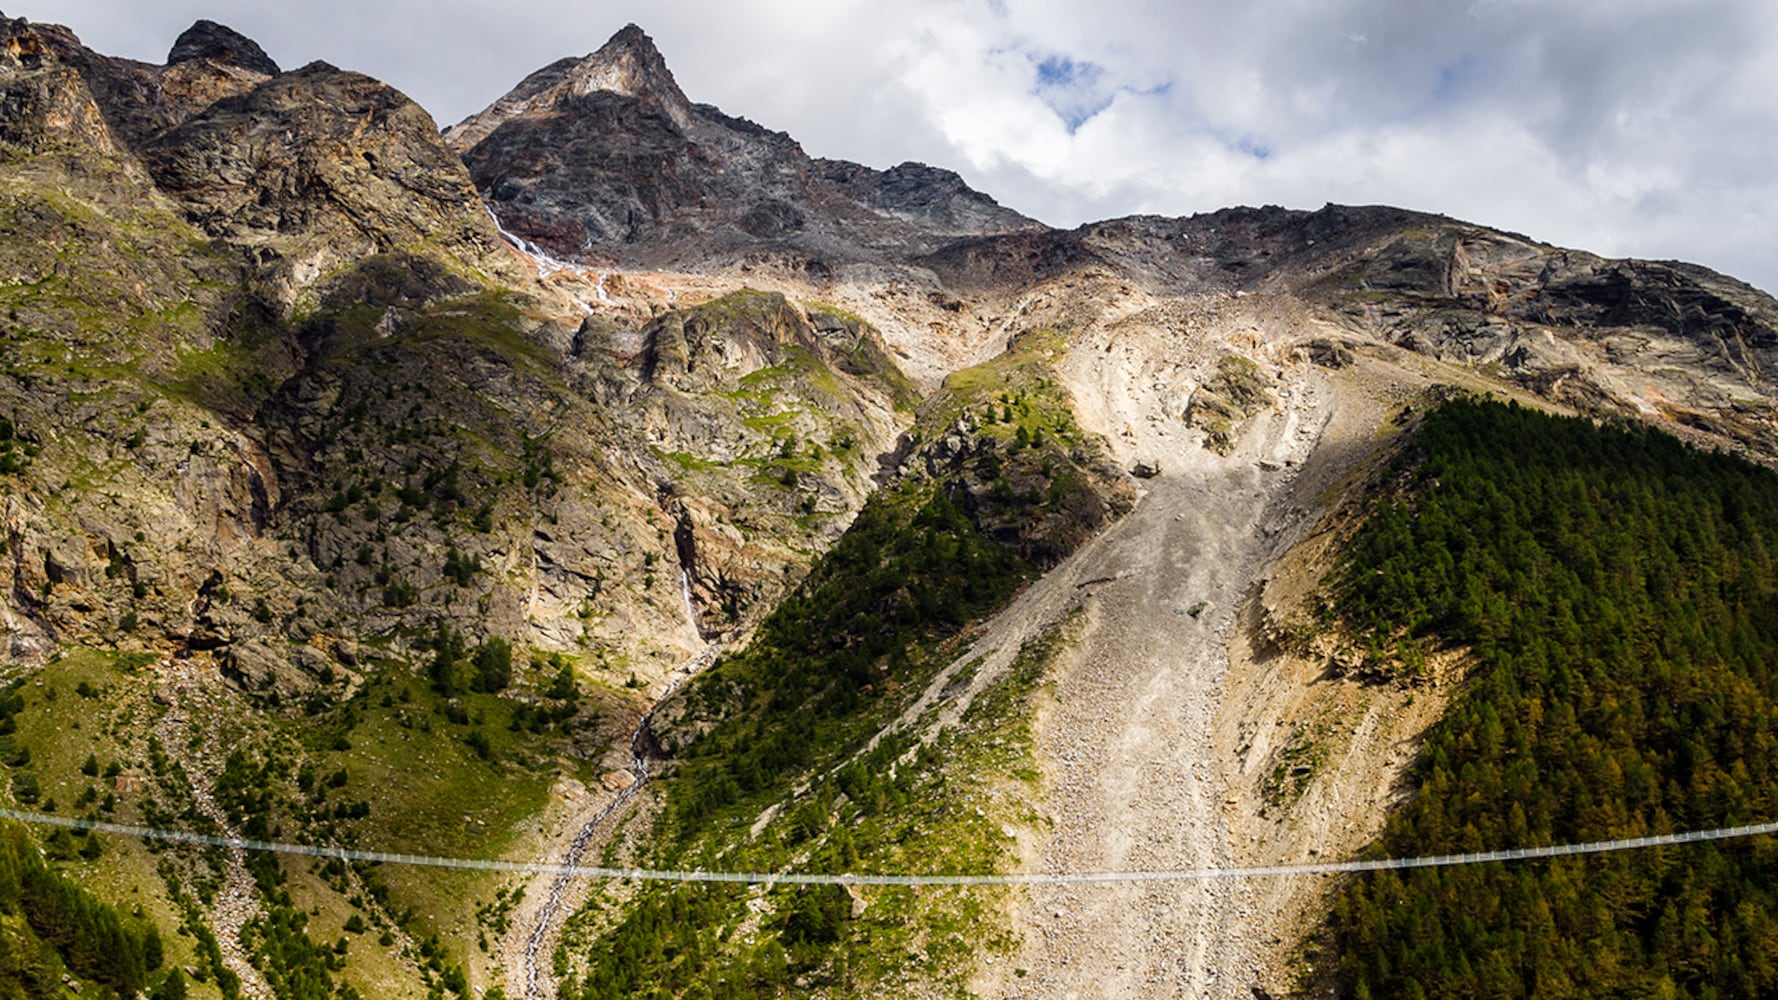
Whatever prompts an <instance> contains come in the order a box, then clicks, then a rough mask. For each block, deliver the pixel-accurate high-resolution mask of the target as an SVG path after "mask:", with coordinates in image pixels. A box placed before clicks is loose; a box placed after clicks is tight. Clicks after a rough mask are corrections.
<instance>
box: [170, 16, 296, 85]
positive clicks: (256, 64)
mask: <svg viewBox="0 0 1778 1000" xmlns="http://www.w3.org/2000/svg"><path fill="white" fill-rule="evenodd" d="M194 59H208V60H210V61H212V62H216V63H221V64H223V65H229V66H238V67H240V68H241V69H245V70H251V71H253V72H255V73H264V74H265V75H266V76H277V75H278V73H279V72H280V70H279V69H278V64H277V63H275V62H273V61H272V57H271V56H268V55H266V54H265V50H264V49H262V48H260V47H259V43H258V42H255V41H254V40H253V39H251V38H248V37H247V36H246V35H243V34H241V33H240V32H238V31H236V30H234V29H233V28H230V27H228V26H227V25H224V24H217V23H216V22H215V21H209V20H203V19H200V20H198V21H197V22H196V23H194V24H193V25H192V26H191V27H189V28H186V29H185V31H184V32H183V33H181V34H180V36H179V37H178V39H176V40H175V41H174V42H173V48H172V51H170V52H168V53H167V65H168V66H177V65H178V64H180V63H183V62H190V61H192V60H194Z"/></svg>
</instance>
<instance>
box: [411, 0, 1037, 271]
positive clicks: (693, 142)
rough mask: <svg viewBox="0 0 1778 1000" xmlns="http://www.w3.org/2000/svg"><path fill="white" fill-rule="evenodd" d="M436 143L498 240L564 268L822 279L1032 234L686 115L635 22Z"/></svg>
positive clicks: (906, 178) (984, 210) (770, 139)
mask: <svg viewBox="0 0 1778 1000" xmlns="http://www.w3.org/2000/svg"><path fill="white" fill-rule="evenodd" d="M445 139H446V141H448V142H449V143H450V144H451V146H452V148H454V149H456V150H457V151H458V152H459V153H461V154H462V156H463V160H464V162H465V163H467V164H469V168H470V172H471V174H472V175H473V176H474V178H475V182H476V186H477V188H478V189H479V190H481V191H482V192H483V194H484V196H485V197H487V198H488V200H489V203H490V204H491V205H492V206H493V207H494V209H495V211H496V212H498V213H499V214H500V216H501V218H502V220H503V221H504V222H505V223H506V225H507V226H508V228H510V229H511V230H512V231H513V232H514V233H517V234H519V235H520V236H522V237H524V238H525V239H528V240H530V241H532V242H534V243H536V244H537V245H538V246H541V247H544V248H546V249H547V250H549V251H550V252H551V253H552V254H555V255H556V256H559V257H563V258H576V257H581V258H586V259H588V260H593V259H608V260H616V259H624V260H628V261H633V262H654V261H659V262H662V263H670V262H681V263H689V262H691V261H694V260H696V259H697V258H699V257H711V256H721V257H725V258H733V259H740V258H744V257H746V256H749V255H760V254H769V253H772V252H775V251H776V252H789V253H793V254H795V255H797V256H799V257H801V258H804V259H805V260H806V261H807V262H809V263H812V264H814V265H816V267H817V270H818V271H819V269H820V268H823V267H825V268H831V267H833V266H836V265H838V264H840V263H848V262H852V261H856V260H877V259H890V260H893V259H895V258H897V257H899V256H906V255H908V254H910V253H920V252H926V251H930V250H932V249H936V248H937V247H938V246H940V245H941V244H942V243H944V242H945V241H947V240H949V239H953V238H955V237H959V236H980V235H986V234H990V233H1000V232H1008V231H1015V230H1021V229H1035V228H1042V227H1041V226H1039V225H1038V224H1037V223H1035V222H1033V221H1031V220H1030V219H1026V218H1025V217H1023V216H1021V215H1019V214H1018V213H1017V212H1014V211H1011V210H1010V209H1006V208H1003V207H1001V206H1000V205H997V204H996V203H995V202H994V199H992V198H990V197H988V196H987V195H984V194H981V193H980V192H977V191H973V190H971V189H970V188H969V187H968V186H967V185H966V184H964V183H963V181H962V179H961V178H959V177H958V176H957V175H956V174H954V173H952V172H950V171H948V170H940V169H936V168H932V167H927V166H925V165H923V164H917V163H905V164H902V165H901V166H899V167H895V168H892V169H890V170H886V171H882V170H873V169H870V168H868V167H863V166H860V165H858V164H855V163H846V162H844V161H837V160H820V159H814V158H811V157H810V156H809V155H808V154H806V153H804V152H803V149H802V147H801V146H800V145H798V144H797V142H796V141H795V140H794V139H792V138H791V137H789V136H787V135H785V134H784V133H782V132H773V131H770V130H769V129H766V128H763V127H761V126H758V125H755V124H753V123H752V122H749V121H747V120H745V119H740V118H732V117H729V116H728V115H725V114H723V113H722V112H721V111H719V110H717V109H716V108H713V107H710V106H709V105H704V104H693V103H691V102H690V101H689V100H687V98H686V96H685V95H684V94H683V93H682V92H681V91H680V89H679V86H678V84H677V83H675V82H674V80H673V74H672V73H671V72H670V71H669V70H668V69H667V65H666V61H665V60H664V59H662V58H661V54H660V52H659V51H657V50H656V49H655V46H654V42H653V41H652V40H650V39H649V37H648V36H647V35H646V34H644V33H643V32H642V30H641V29H640V28H637V27H636V26H635V25H630V26H628V27H626V28H624V29H623V30H622V31H620V32H618V33H617V34H616V35H614V36H613V37H612V39H611V40H610V41H609V42H607V43H606V44H605V45H604V46H602V47H601V48H600V49H599V50H598V51H597V52H594V53H593V54H592V55H589V56H587V57H586V58H585V59H580V60H574V59H562V60H559V61H557V62H554V63H551V64H550V65H549V66H546V67H544V68H543V69H541V70H538V71H537V72H536V73H533V74H531V75H530V76H528V77H526V78H525V79H524V80H522V81H520V83H519V85H518V86H516V87H514V88H513V89H512V91H511V92H509V93H508V94H507V95H506V96H505V97H502V98H501V99H500V100H498V101H495V102H494V103H493V104H491V105H489V106H488V107H487V108H486V109H485V110H483V111H481V112H480V113H478V114H476V115H472V116H471V117H470V118H468V119H466V120H465V121H463V122H461V123H459V124H457V125H455V126H453V127H452V128H450V129H449V130H447V131H446V133H445ZM614 255H615V256H614Z"/></svg>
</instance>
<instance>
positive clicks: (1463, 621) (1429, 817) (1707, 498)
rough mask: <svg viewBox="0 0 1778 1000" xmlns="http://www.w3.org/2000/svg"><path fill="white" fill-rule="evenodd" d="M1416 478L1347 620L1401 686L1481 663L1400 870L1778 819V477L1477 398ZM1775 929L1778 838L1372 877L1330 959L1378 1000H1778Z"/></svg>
mask: <svg viewBox="0 0 1778 1000" xmlns="http://www.w3.org/2000/svg"><path fill="white" fill-rule="evenodd" d="M1396 473H1397V477H1396V482H1397V484H1399V485H1400V486H1402V488H1401V489H1399V490H1392V491H1391V493H1392V494H1393V495H1392V497H1391V498H1387V499H1380V500H1378V501H1377V503H1376V505H1375V508H1374V510H1373V511H1372V512H1371V516H1370V518H1369V520H1368V522H1367V523H1366V525H1365V526H1364V528H1363V529H1361V531H1360V534H1359V537H1358V539H1357V540H1356V542H1357V544H1356V546H1355V548H1354V550H1353V555H1352V557H1351V561H1350V563H1349V565H1348V566H1347V567H1346V571H1345V574H1344V576H1343V577H1342V578H1341V580H1340V581H1339V583H1338V584H1337V587H1336V589H1337V597H1338V600H1337V602H1336V603H1337V604H1338V606H1339V611H1340V614H1341V615H1342V616H1344V617H1345V619H1346V621H1347V623H1348V624H1351V625H1355V626H1357V628H1358V629H1359V630H1360V632H1361V633H1362V634H1366V635H1368V636H1369V638H1370V639H1371V642H1372V646H1373V649H1374V650H1376V651H1377V652H1378V654H1379V655H1382V656H1386V657H1390V658H1391V659H1393V660H1394V661H1395V662H1397V663H1402V664H1410V665H1411V664H1414V663H1417V662H1421V661H1420V657H1419V655H1418V654H1422V653H1424V652H1425V651H1427V650H1429V649H1431V648H1434V647H1466V648H1467V649H1468V650H1469V651H1470V652H1471V654H1472V656H1471V662H1472V666H1471V668H1470V669H1471V672H1470V675H1469V677H1468V678H1467V680H1466V681H1465V682H1464V687H1463V689H1462V691H1461V692H1460V693H1459V694H1458V696H1457V697H1456V699H1455V701H1454V703H1453V705H1452V707H1451V710H1450V711H1449V713H1448V714H1447V715H1446V717H1445V718H1444V719H1443V720H1442V721H1441V722H1440V723H1439V724H1438V725H1437V726H1436V727H1435V728H1434V730H1433V731H1432V733H1431V734H1430V735H1429V738H1428V741H1427V743H1426V745H1425V746H1424V748H1423V750H1422V754H1421V757H1420V760H1419V761H1418V763H1417V771H1416V773H1415V775H1414V780H1415V782H1416V784H1417V791H1416V793H1415V794H1414V796H1413V798H1412V800H1411V802H1410V803H1409V804H1408V805H1407V806H1406V807H1405V808H1404V809H1403V810H1402V811H1401V812H1400V813H1399V814H1397V815H1396V816H1395V817H1393V818H1392V819H1391V821H1390V822H1389V824H1388V826H1387V829H1386V832H1385V833H1384V835H1383V836H1382V837H1381V838H1380V840H1379V842H1378V843H1377V844H1376V845H1375V846H1374V848H1373V850H1374V851H1375V852H1376V853H1377V854H1378V855H1414V854H1432V853H1445V852H1461V851H1474V850H1482V849H1493V848H1505V847H1520V846H1532V845H1544V844H1556V843H1564V842H1572V841H1589V840H1603V839H1611V838H1620V837H1635V836H1641V835H1646V834H1657V833H1666V832H1673V831H1685V830H1696V829H1705V828H1713V827H1723V826H1731V825H1739V824H1749V823H1757V822H1763V821H1768V820H1771V819H1772V818H1773V817H1774V816H1778V784H1775V783H1774V777H1775V775H1778V735H1775V732H1774V730H1775V725H1774V706H1775V705H1778V666H1775V665H1778V565H1775V563H1774V554H1775V553H1778V475H1774V474H1773V473H1772V472H1770V471H1769V470H1766V469H1764V468H1760V467H1757V466H1754V465H1752V464H1750V463H1748V462H1745V461H1743V460H1741V459H1739V458H1735V457H1731V456H1728V455H1724V454H1718V453H1710V454H1707V453H1702V452H1699V451H1696V450H1693V449H1691V448H1688V447H1686V446H1685V445H1683V444H1681V443H1680V442H1678V441H1676V440H1675V439H1673V438H1671V437H1668V436H1666V435H1664V434H1661V433H1659V432H1656V431H1653V430H1649V429H1647V428H1644V427H1639V426H1610V425H1608V426H1603V427H1601V426H1595V424H1594V423H1592V422H1590V421H1587V420H1580V419H1565V418H1558V417H1553V416H1549V415H1546V414H1543V413H1539V412H1534V411H1531V410H1527V409H1522V408H1519V407H1517V406H1503V405H1500V404H1497V403H1492V402H1480V401H1474V400H1460V401H1455V402H1451V403H1447V404H1446V405H1444V406H1442V407H1441V408H1439V409H1438V410H1436V411H1435V412H1433V413H1432V414H1430V415H1429V416H1428V417H1427V418H1426V420H1425V423H1424V426H1423V428H1422V429H1421V431H1420V432H1419V434H1418V436H1417V439H1416V442H1415V444H1414V446H1413V447H1412V448H1411V449H1410V450H1409V451H1408V452H1407V453H1405V454H1404V455H1403V457H1402V459H1401V460H1400V464H1399V466H1398V467H1397V469H1396ZM1403 669H1408V670H1411V669H1412V668H1411V667H1404V668H1403ZM1775 914H1778V841H1775V840H1774V838H1770V837H1766V838H1754V839H1750V840H1745V841H1731V842H1722V843H1706V844H1696V845H1689V846H1681V847H1668V848H1658V849H1649V850H1639V851H1630V852H1624V853H1618V854H1610V855H1597V856H1591V857H1576V858H1564V859H1556V860H1548V861H1531V862H1517V863H1510V864H1485V865H1474V866H1468V867H1455V868H1443V869H1431V870H1416V871H1408V872H1402V873H1392V872H1385V873H1375V874H1368V875H1364V876H1361V877H1358V878H1356V879H1354V880H1353V881H1352V882H1350V883H1349V884H1348V885H1347V886H1346V887H1345V888H1344V890H1343V891H1342V892H1341V894H1340V895H1339V898H1338V901H1337V905H1336V906H1335V908H1334V911H1333V917H1332V934H1331V940H1332V947H1333V951H1334V954H1335V955H1337V962H1338V976H1339V978H1340V980H1341V981H1342V984H1343V986H1344V987H1345V988H1346V990H1347V991H1348V992H1349V993H1350V995H1353V996H1356V997H1386V996H1389V997H1397V996H1398V997H1425V996H1432V997H1440V996H1444V997H1452V996H1471V997H1520V996H1523V997H1531V996H1536V997H1546V998H1547V997H1568V996H1588V997H1603V996H1675V997H1751V996H1771V995H1775V994H1778V919H1775Z"/></svg>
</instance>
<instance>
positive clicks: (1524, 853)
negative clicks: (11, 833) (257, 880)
mask: <svg viewBox="0 0 1778 1000" xmlns="http://www.w3.org/2000/svg"><path fill="white" fill-rule="evenodd" d="M0 818H4V819H14V820H18V821H19V822H21V823H31V824H36V825H39V826H59V827H66V828H69V829H76V830H92V831H96V832H98V833H115V834H119V835H122V836H126V837H136V838H139V839H143V840H166V841H173V842H176V843H185V844H200V845H204V846H208V847H238V848H241V849H243V850H248V851H266V852H270V853H274V854H299V855H306V856H308V857H315V858H338V859H339V860H341V861H373V862H384V863H388V864H397V865H417V866H421V867H427V868H466V869H473V870H476V871H492V872H515V873H521V874H526V875H568V876H572V877H579V878H597V879H606V880H611V881H625V880H631V881H654V882H739V883H746V884H773V883H781V884H785V885H961V886H969V885H1091V884H1102V883H1114V882H1187V881H1200V880H1205V879H1241V878H1275V877H1283V876H1290V875H1334V874H1339V873H1343V872H1374V871H1390V870H1400V869H1407V868H1448V867H1452V866H1455V865H1473V864H1488V863H1492V862H1501V861H1528V860H1536V859H1539V858H1559V857H1569V856H1573V855H1578V854H1606V853H1610V852H1614V851H1634V850H1641V849H1644V848H1649V847H1670V846H1675V845H1680V844H1696V843H1702V842H1705V841H1713V840H1740V839H1744V838H1747V837H1760V836H1765V835H1767V834H1774V833H1778V822H1773V823H1755V824H1751V825H1748V826H1727V827H1718V828H1717V829H1714V830H1692V831H1688V832H1686V833H1664V834H1657V835H1655V836H1651V837H1630V838H1626V839H1623V840H1594V841H1588V842H1586V843H1580V844H1557V845H1553V846H1549V847H1514V848H1505V849H1502V850H1495V851H1475V852H1471V853H1466V854H1432V855H1422V856H1420V857H1411V858H1378V859H1372V860H1360V861H1322V862H1306V863H1301V864H1290V865H1254V866H1247V867H1238V868H1186V869H1179V870H1175V871H1131V872H1072V873H1069V872H1064V873H1057V874H1045V873H1040V872H1032V873H1016V874H988V875H856V874H851V873H843V874H838V875H828V874H820V873H811V872H726V871H701V870H695V869H694V870H690V871H672V870H666V869H653V868H608V867H604V866H600V865H561V864H554V863H551V862H547V861H505V860H500V859H494V860H483V859H479V858H447V857H439V856H436V855H429V854H400V853H392V852H389V851H365V850H359V849H357V848H350V847H320V846H317V845H314V844H291V843H284V842H281V841H272V840H250V839H246V838H243V837H223V836H219V835H217V834H209V833H190V832H187V831H184V830H164V829H159V828H156V827H148V826H136V825H133V824H129V823H108V822H105V821H103V820H89V819H75V818H70V817H65V816H51V815H48V814H46V813H37V812H25V811H22V810H18V809H7V808H0Z"/></svg>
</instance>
